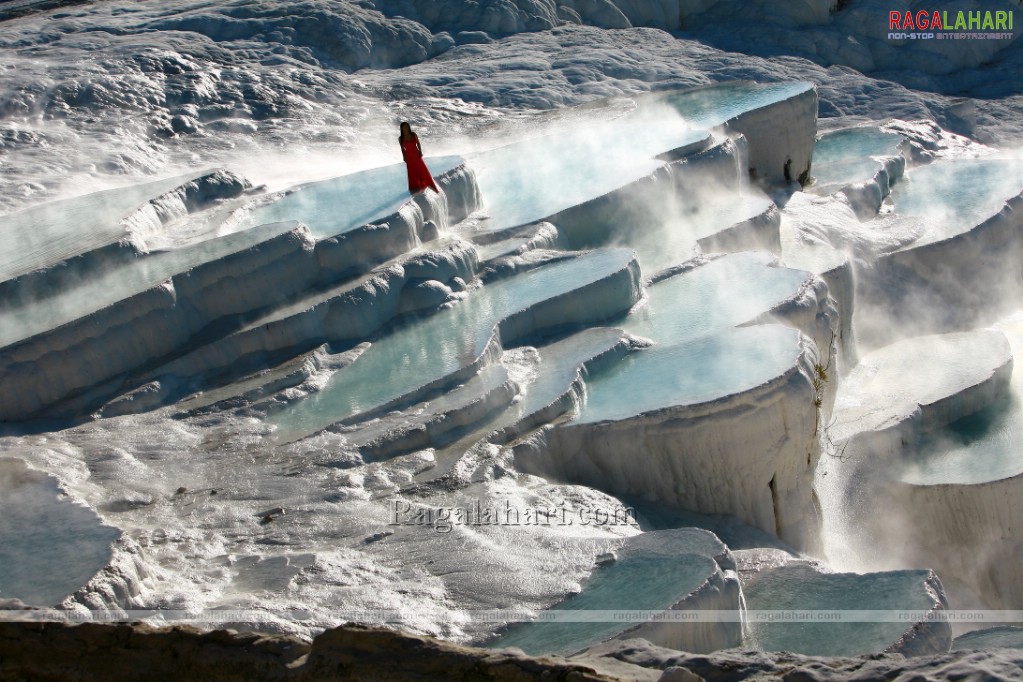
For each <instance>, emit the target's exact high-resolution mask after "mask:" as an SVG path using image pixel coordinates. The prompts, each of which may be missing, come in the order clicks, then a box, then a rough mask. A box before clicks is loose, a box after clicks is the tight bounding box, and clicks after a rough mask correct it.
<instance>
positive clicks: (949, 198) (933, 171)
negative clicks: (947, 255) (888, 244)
mask: <svg viewBox="0 0 1023 682" xmlns="http://www.w3.org/2000/svg"><path fill="white" fill-rule="evenodd" d="M1020 191H1023V161H1021V160H1019V159H961V160H955V161H935V162H934V163H932V164H930V165H927V166H921V167H918V168H913V169H912V170H910V171H909V172H908V173H907V174H906V175H905V176H904V178H903V180H902V181H900V182H899V184H898V185H896V187H895V189H894V190H893V191H892V200H893V201H894V202H895V210H896V211H897V212H899V213H904V214H907V215H917V216H923V217H925V218H927V220H928V226H929V228H930V229H929V231H928V233H927V234H926V235H925V236H924V237H923V238H922V239H921V240H920V241H919V242H916V244H922V243H927V242H931V241H936V240H939V239H943V238H945V237H950V236H954V235H956V234H960V233H962V232H966V231H967V230H969V229H970V228H972V227H975V226H976V225H979V224H980V223H982V222H984V221H985V220H986V219H988V218H990V217H991V216H993V215H995V214H996V213H998V211H1000V210H1001V209H1002V206H1003V205H1004V204H1005V202H1006V200H1007V199H1009V198H1010V197H1013V196H1015V195H1017V194H1019V193H1020Z"/></svg>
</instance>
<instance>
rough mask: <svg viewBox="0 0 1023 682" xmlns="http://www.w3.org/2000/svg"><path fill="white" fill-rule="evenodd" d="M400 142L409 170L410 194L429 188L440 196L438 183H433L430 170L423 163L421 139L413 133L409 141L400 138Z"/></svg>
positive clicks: (402, 154)
mask: <svg viewBox="0 0 1023 682" xmlns="http://www.w3.org/2000/svg"><path fill="white" fill-rule="evenodd" d="M398 142H400V143H401V156H402V158H403V159H405V166H406V167H407V168H408V191H409V194H416V193H418V192H422V191H424V190H425V189H426V188H427V187H429V188H430V189H432V190H433V191H434V192H437V193H438V194H439V193H440V190H439V189H437V183H435V182H434V181H433V176H432V175H430V169H429V168H427V167H426V162H425V161H423V152H422V150H421V149H420V148H419V138H418V137H416V134H415V133H412V137H410V138H408V139H407V140H403V139H401V138H400V137H399V138H398Z"/></svg>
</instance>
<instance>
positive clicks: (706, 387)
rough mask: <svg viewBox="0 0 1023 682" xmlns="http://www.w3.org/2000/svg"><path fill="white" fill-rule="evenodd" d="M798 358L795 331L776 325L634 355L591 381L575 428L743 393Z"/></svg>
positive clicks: (780, 372) (775, 375)
mask: <svg viewBox="0 0 1023 682" xmlns="http://www.w3.org/2000/svg"><path fill="white" fill-rule="evenodd" d="M799 353H800V348H799V331H798V330H796V329H792V328H790V327H782V326H780V325H758V326H754V327H742V328H738V329H727V330H724V331H720V332H718V333H716V334H710V335H707V336H703V337H700V338H697V339H695V340H691V341H688V342H685V343H678V344H671V345H664V346H655V347H653V348H649V349H646V350H641V351H637V352H635V353H632V354H630V355H629V356H627V357H626V358H624V359H623V360H622V361H621V362H619V363H617V364H616V365H615V366H614V367H612V368H610V369H608V370H607V371H605V372H601V373H599V374H597V375H596V376H591V377H590V381H589V383H588V391H587V396H586V405H585V406H584V407H583V409H582V411H581V412H580V414H579V417H578V419H577V420H576V422H575V423H578V424H587V423H594V422H600V421H609V420H620V419H627V418H629V417H633V416H636V415H639V414H644V413H648V412H654V411H656V410H660V409H664V408H668V407H673V406H677V405H693V404H698V403H702V402H707V401H710V400H714V399H717V398H721V397H724V396H728V395H733V394H736V393H740V392H742V391H747V390H749V389H751V388H754V387H756V386H759V385H761V384H763V383H765V382H767V381H769V380H771V379H773V378H775V377H777V376H779V375H780V374H782V373H784V372H785V371H786V370H788V369H789V368H790V367H792V366H793V364H794V363H795V360H796V358H797V357H798V356H799Z"/></svg>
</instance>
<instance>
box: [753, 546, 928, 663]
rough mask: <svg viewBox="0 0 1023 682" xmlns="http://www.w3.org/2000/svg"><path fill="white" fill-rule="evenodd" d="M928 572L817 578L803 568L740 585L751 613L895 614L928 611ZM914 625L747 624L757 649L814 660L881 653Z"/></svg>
mask: <svg viewBox="0 0 1023 682" xmlns="http://www.w3.org/2000/svg"><path fill="white" fill-rule="evenodd" d="M927 575H928V571H926V570H920V571H888V572H885V573H867V574H863V575H858V574H853V573H834V574H821V573H817V572H816V571H814V570H813V569H812V568H809V567H806V566H791V567H784V568H779V569H773V570H770V571H768V572H766V573H763V574H761V575H758V576H757V577H756V578H755V579H753V580H751V581H749V582H747V584H746V585H745V586H744V590H743V591H744V593H745V596H746V608H747V609H748V610H750V611H781V612H788V613H797V614H799V613H807V612H813V611H856V610H866V611H869V610H889V609H891V610H899V611H912V612H916V613H926V612H927V611H929V610H930V609H931V607H932V606H933V601H934V600H933V598H932V597H931V596H930V595H928V594H927V592H926V591H925V590H924V580H925V579H926V577H927ZM911 625H912V622H864V623H854V622H841V623H827V622H820V621H804V622H797V621H796V622H773V623H751V624H750V632H751V635H752V637H753V639H754V641H755V643H756V646H757V647H758V648H759V649H762V650H764V651H791V652H795V653H800V654H807V655H814V656H857V655H860V654H868V653H876V652H880V651H883V650H884V649H886V648H887V647H889V646H891V645H892V644H894V643H895V642H896V641H897V640H898V639H899V637H900V636H901V635H902V633H903V632H905V631H906V630H907V629H909V627H910V626H911Z"/></svg>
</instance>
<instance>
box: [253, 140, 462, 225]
mask: <svg viewBox="0 0 1023 682" xmlns="http://www.w3.org/2000/svg"><path fill="white" fill-rule="evenodd" d="M463 161H464V160H463V159H462V157H460V156H439V157H430V158H427V159H426V164H427V167H429V169H430V172H431V173H432V174H433V176H434V177H437V176H438V175H441V174H443V173H446V172H447V171H449V170H451V169H453V168H455V167H457V166H459V165H460V164H461V163H463ZM408 198H409V194H408V177H407V171H406V169H405V164H404V163H399V164H394V165H390V166H382V167H380V168H373V169H370V170H365V171H360V172H358V173H352V174H350V175H343V176H341V177H339V178H331V179H330V180H322V181H320V182H311V183H308V184H305V185H299V186H298V187H295V188H293V189H292V190H291V191H290V192H289V193H288V194H286V195H285V196H283V197H282V198H280V199H278V200H277V201H275V202H273V203H271V204H267V205H265V206H261V207H259V208H256V209H254V210H253V211H252V212H251V214H250V215H249V216H248V217H247V218H245V219H244V221H243V225H245V226H251V225H260V224H262V223H274V222H279V221H282V220H297V221H299V222H302V223H305V224H306V225H308V226H309V229H310V231H311V232H312V233H313V235H314V236H315V237H317V238H323V237H331V236H334V235H338V234H343V233H345V232H349V231H351V230H354V229H355V228H357V227H362V226H363V225H366V224H367V223H371V222H373V221H374V220H379V219H380V218H383V217H386V216H388V215H390V214H391V213H393V212H394V211H396V210H398V207H399V206H401V204H403V203H404V202H405V201H407V200H408Z"/></svg>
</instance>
